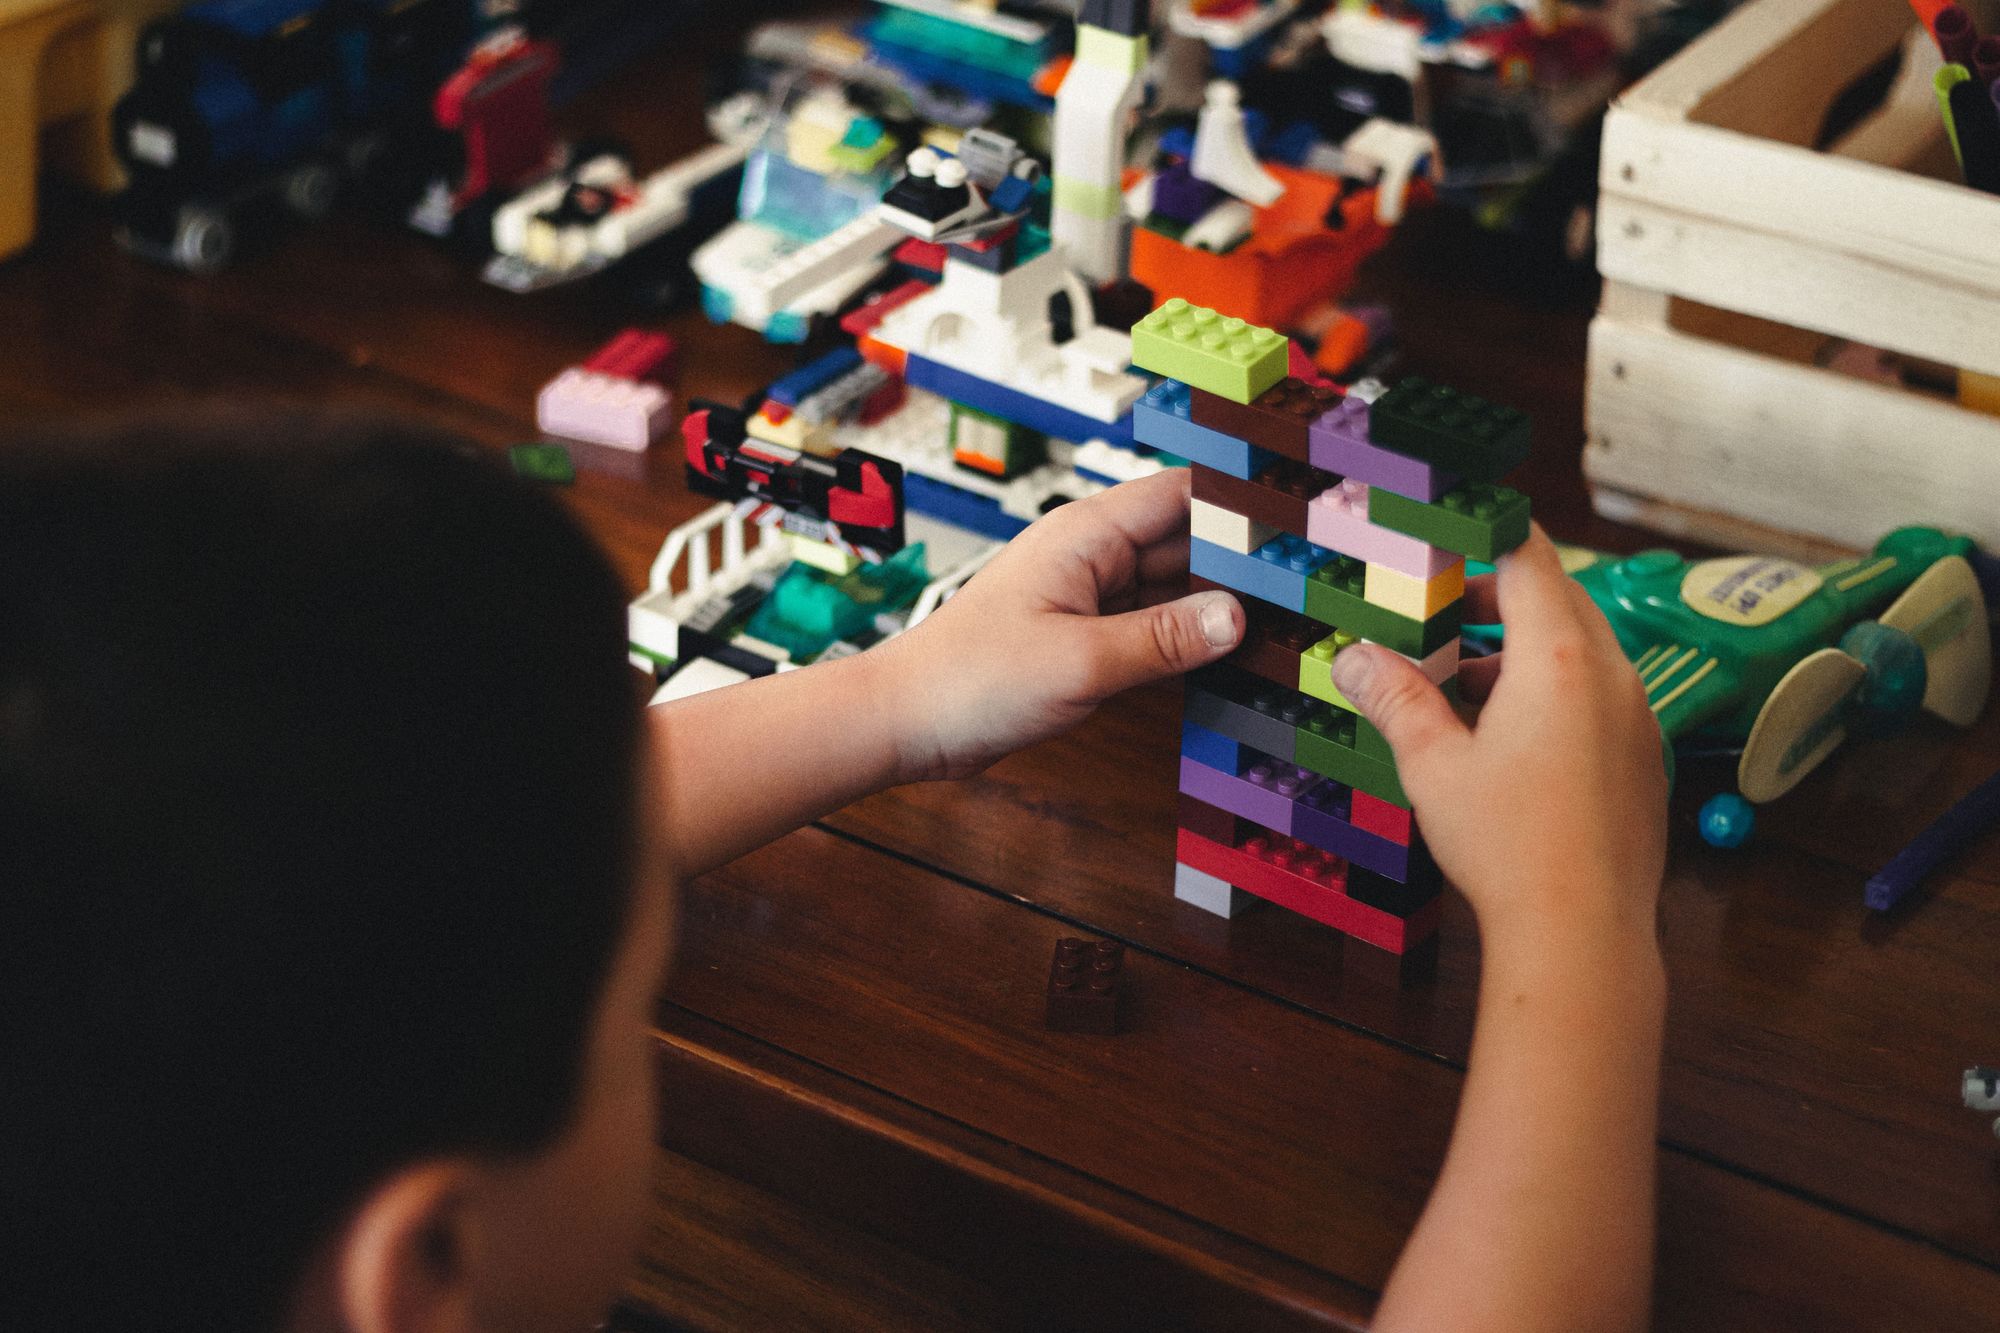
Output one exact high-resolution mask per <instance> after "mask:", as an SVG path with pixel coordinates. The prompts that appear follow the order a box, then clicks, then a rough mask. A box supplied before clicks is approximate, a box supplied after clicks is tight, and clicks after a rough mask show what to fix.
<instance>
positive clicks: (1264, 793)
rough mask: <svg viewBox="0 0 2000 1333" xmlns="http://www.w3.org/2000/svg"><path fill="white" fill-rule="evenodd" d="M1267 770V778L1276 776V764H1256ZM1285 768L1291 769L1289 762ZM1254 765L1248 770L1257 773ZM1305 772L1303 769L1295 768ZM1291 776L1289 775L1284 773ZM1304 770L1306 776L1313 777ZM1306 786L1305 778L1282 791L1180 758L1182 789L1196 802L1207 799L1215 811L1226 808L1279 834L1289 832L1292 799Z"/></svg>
mask: <svg viewBox="0 0 2000 1333" xmlns="http://www.w3.org/2000/svg"><path fill="white" fill-rule="evenodd" d="M1258 767H1261V768H1264V769H1266V770H1268V771H1267V773H1266V778H1267V780H1270V779H1275V778H1276V777H1277V776H1278V774H1277V765H1274V764H1266V765H1259V766H1258ZM1284 767H1286V768H1288V769H1289V768H1290V767H1291V766H1290V765H1289V764H1287V765H1285V766H1284ZM1256 771H1257V769H1256V768H1253V769H1252V770H1251V772H1253V773H1254V772H1256ZM1297 771H1298V772H1304V770H1302V769H1301V770H1297ZM1286 776H1290V775H1286ZM1312 776H1313V775H1312V774H1310V773H1306V774H1305V777H1306V778H1312ZM1307 785H1309V784H1308V783H1307V782H1306V781H1305V780H1304V779H1299V780H1296V781H1295V782H1294V783H1292V784H1288V788H1287V789H1285V790H1281V789H1280V788H1279V787H1278V786H1276V785H1273V786H1264V785H1262V784H1260V783H1258V782H1257V781H1255V780H1253V779H1252V778H1251V777H1250V776H1248V775H1247V774H1246V775H1245V776H1243V777H1240V778H1239V777H1232V776H1231V775H1229V774H1227V773H1223V772H1220V771H1219V770H1216V769H1213V768H1210V767H1208V765H1206V764H1198V763H1196V762H1195V761H1194V760H1192V759H1183V760H1181V786H1180V789H1181V791H1182V792H1183V793H1184V794H1185V795H1188V796H1192V797H1194V798H1195V799H1196V800H1197V801H1206V802H1208V804H1210V805H1212V806H1214V807H1215V808H1216V809H1218V810H1227V811H1228V812H1229V813H1230V814H1232V815H1241V816H1242V817H1243V818H1245V819H1247V820H1250V821H1251V822H1252V823H1256V824H1262V825H1263V826H1264V827H1265V828H1267V829H1271V830H1273V831H1275V832H1278V833H1286V834H1289V833H1290V832H1291V828H1292V798H1293V797H1294V796H1296V795H1298V793H1299V792H1301V791H1303V790H1305V788H1306V786H1307Z"/></svg>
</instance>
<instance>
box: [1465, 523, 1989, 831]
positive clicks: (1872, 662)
mask: <svg viewBox="0 0 2000 1333" xmlns="http://www.w3.org/2000/svg"><path fill="white" fill-rule="evenodd" d="M1972 554H1973V545H1972V542H1971V540H1970V539H1968V538H1966V537H1963V536H1955V535H1952V534H1950V533H1945V532H1941V531H1939V530H1938V529H1936V528H1914V527H1913V528H1899V529H1897V530H1896V531H1895V532H1892V533H1890V534H1889V535H1888V536H1886V537H1884V538H1883V539H1882V540H1881V541H1880V542H1877V543H1876V545H1875V549H1874V550H1873V551H1872V552H1870V553H1869V554H1867V555H1865V556H1858V557H1855V558H1853V559H1848V560H1839V561H1835V562H1833V563H1832V564H1826V565H1818V566H1811V565H1803V564H1800V563H1798V562H1796V561H1792V560H1786V559H1782V558H1780V557H1776V556H1757V555H1740V556H1727V557H1723V558H1720V559H1713V560H1699V561H1689V560H1686V559H1684V558H1682V557H1681V556H1678V555H1676V554H1674V553H1673V552H1672V551H1664V550H1656V551H1641V552H1640V553H1639V554H1637V555H1633V556H1627V557H1624V558H1617V557H1613V556H1608V555H1602V554H1599V553H1597V552H1594V551H1587V550H1583V549H1580V548H1576V547H1570V548H1564V550H1563V552H1562V555H1563V565H1564V568H1566V569H1567V570H1568V571H1569V572H1570V574H1571V576H1572V577H1574V578H1575V579H1576V581H1577V582H1578V583H1581V584H1582V585H1583V587H1584V588H1585V590H1586V591H1588V592H1589V593H1590V597H1591V600H1592V601H1594V602H1596V603H1597V605H1598V607H1599V608H1600V609H1601V610H1603V612H1604V614H1605V616H1606V618H1608V619H1609V620H1610V622H1611V627H1612V629H1613V630H1614V631H1615V632H1616V633H1617V635H1618V642H1619V644H1620V646H1621V647H1623V648H1624V650H1625V653H1626V655H1627V656H1628V657H1630V658H1631V659H1632V662H1633V665H1635V666H1636V667H1638V669H1639V676H1640V679H1641V680H1642V681H1644V682H1645V686H1646V697H1647V699H1648V700H1649V701H1650V702H1651V704H1652V707H1653V712H1654V713H1655V714H1657V715H1658V717H1659V719H1660V730H1661V732H1662V734H1663V735H1664V737H1665V739H1666V741H1667V742H1668V743H1669V744H1670V745H1671V743H1672V742H1674V741H1678V740H1683V739H1690V738H1702V739H1710V740H1714V741H1717V742H1718V743H1722V744H1730V745H1734V744H1740V745H1741V746H1742V751H1743V753H1742V756H1741V758H1740V759H1739V761H1738V763H1737V770H1736V782H1737V787H1738V789H1739V790H1740V791H1741V792H1742V795H1743V797H1744V798H1745V799H1746V800H1748V801H1751V802H1758V803H1761V802H1765V801H1771V800H1775V799H1777V798H1778V797H1780V796H1782V795H1784V794H1785V793H1786V792H1788V791H1790V790H1791V789H1792V788H1793V787H1794V786H1796V785H1797V784H1798V783H1799V782H1800V781H1801V780H1802V779H1803V778H1804V777H1805V776H1806V775H1807V774H1808V773H1810V772H1812V770H1813V769H1814V768H1815V767H1817V766H1818V765H1819V764H1820V763H1821V762H1822V761H1823V760H1825V759H1826V758H1827V756H1828V755H1830V754H1832V753H1833V752H1834V750H1835V749H1837V748H1838V747H1839V746H1840V743H1841V742H1842V741H1843V740H1845V739H1846V738H1847V737H1848V736H1850V735H1854V734H1860V733H1873V732H1876V731H1879V730H1883V729H1886V728H1888V727H1890V726H1893V725H1895V724H1897V723H1900V722H1902V721H1905V720H1907V719H1908V718H1909V717H1910V716H1912V715H1913V714H1914V713H1915V712H1916V711H1917V710H1918V709H1920V708H1921V709H1922V710H1924V711H1925V712H1929V713H1932V714H1934V715H1935V716H1937V717H1940V718H1942V719H1944V720H1945V721H1947V722H1950V723H1952V724H1953V725H1954V726H1961V727H1964V726H1970V725H1971V724H1972V723H1973V722H1974V721H1975V720H1976V719H1977V718H1978V716H1979V713H1980V711H1981V709H1982V708H1983V707H1984V706H1985V702H1986V694H1987V690H1988V687H1989V685H1990V682H1991V677H1992V644H1991V640H1990V638H1989V636H1988V630H1987V608H1986V599H1985V597H1984V595H1983V593H1982V592H1981V590H1980V585H1979V580H1978V578H1977V577H1976V576H1975V575H1974V573H1973V570H1972V566H1971V564H1970V563H1969V561H1968V557H1969V556H1971V555H1972ZM1482 637H1489V638H1490V637H1491V636H1490V635H1484V636H1482ZM1737 840H1738V841H1740V837H1738V839H1737Z"/></svg>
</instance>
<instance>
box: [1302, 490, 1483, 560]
mask: <svg viewBox="0 0 2000 1333" xmlns="http://www.w3.org/2000/svg"><path fill="white" fill-rule="evenodd" d="M1306 540H1308V541H1310V542H1311V543H1312V544H1313V545H1315V546H1323V547H1326V548H1328V549H1329V550H1334V551H1338V552H1340V553H1341V554H1342V555H1351V556H1353V557H1354V558H1355V559H1356V560H1361V561H1364V562H1366V563H1368V564H1371V565H1381V566H1383V567H1384V568H1387V569H1393V570H1395V571H1396V572H1397V573H1399V574H1408V575H1410V576H1411V577H1412V578H1419V579H1429V578H1435V577H1437V576H1438V575H1439V574H1442V573H1444V571H1445V570H1447V569H1449V568H1450V567H1451V566H1452V565H1454V564H1457V563H1459V560H1460V557H1459V556H1456V555H1453V554H1452V553H1451V552H1450V551H1447V550H1445V549H1444V548H1443V547H1440V546H1432V545H1431V544H1430V543H1429V542H1426V541H1419V540H1417V539H1416V538H1415V537H1411V536H1407V535H1406V534H1404V533H1400V532H1394V531H1392V530H1390V529H1388V528H1384V527H1378V526H1376V525H1375V524H1373V523H1370V522H1369V521H1368V487H1367V486H1366V485H1365V484H1363V483H1362V482H1359V481H1356V480H1355V479H1354V478H1352V477H1349V478H1348V479H1347V480H1345V481H1343V482H1341V483H1340V484H1339V485H1338V486H1334V487H1331V488H1330V489H1328V490H1326V491H1325V492H1323V493H1321V494H1320V495H1318V496H1317V497H1315V498H1314V499H1313V501H1312V503H1310V504H1308V505H1307V506H1306Z"/></svg>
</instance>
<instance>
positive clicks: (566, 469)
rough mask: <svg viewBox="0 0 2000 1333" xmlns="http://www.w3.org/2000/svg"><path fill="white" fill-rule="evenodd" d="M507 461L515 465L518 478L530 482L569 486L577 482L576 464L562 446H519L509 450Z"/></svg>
mask: <svg viewBox="0 0 2000 1333" xmlns="http://www.w3.org/2000/svg"><path fill="white" fill-rule="evenodd" d="M507 461H508V462H509V463H512V464H513V465H514V473H515V475H516V476H521V477H526V478H527V479H528V480H529V481H542V482H547V483H548V484H549V485H551V486H567V485H569V484H570V483H571V482H573V481H575V480H576V464H575V463H573V462H571V461H570V456H569V450H567V449H565V448H564V447H563V446H561V445H560V444H517V445H514V446H513V447H512V448H510V449H508V450H507Z"/></svg>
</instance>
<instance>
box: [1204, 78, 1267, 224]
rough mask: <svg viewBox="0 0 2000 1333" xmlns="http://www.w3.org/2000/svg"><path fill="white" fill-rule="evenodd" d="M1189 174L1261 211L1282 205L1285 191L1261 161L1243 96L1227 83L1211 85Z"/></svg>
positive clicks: (1226, 81) (1205, 101)
mask: <svg viewBox="0 0 2000 1333" xmlns="http://www.w3.org/2000/svg"><path fill="white" fill-rule="evenodd" d="M1188 170H1189V171H1191V172H1192V173H1194V176H1195V179H1197V180H1204V181H1207V182H1208V183H1209V184H1210V185H1213V186H1215V187H1216V188H1217V189H1219V190H1222V191H1223V192H1224V193H1227V194H1231V195H1234V196H1235V197H1236V198H1238V199H1241V200H1243V201H1244V202H1246V203H1250V204H1255V205H1256V206H1257V207H1259V208H1268V207H1270V206H1271V205H1272V204H1275V203H1277V202H1278V198H1279V196H1281V195H1282V194H1284V192H1285V187H1284V185H1283V184H1282V183H1281V182H1280V181H1279V180H1278V178H1277V177H1275V176H1273V175H1272V174H1271V173H1270V172H1268V171H1266V170H1264V168H1263V165H1262V164H1261V163H1259V162H1258V161H1257V154H1256V153H1255V152H1253V151H1252V150H1251V147H1250V132H1249V130H1248V129H1247V128H1246V127H1245V126H1244V122H1243V106H1242V99H1241V95H1240V94H1239V93H1238V91H1237V88H1236V85H1235V84H1233V83H1231V82H1229V81H1228V80H1227V79H1217V80H1215V81H1214V82H1213V83H1211V84H1209V85H1208V93H1207V96H1206V98H1205V100H1204V101H1203V102H1202V107H1201V119H1200V121H1199V122H1197V124H1196V126H1195V132H1194V156H1193V157H1192V158H1190V159H1189V161H1188Z"/></svg>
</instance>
